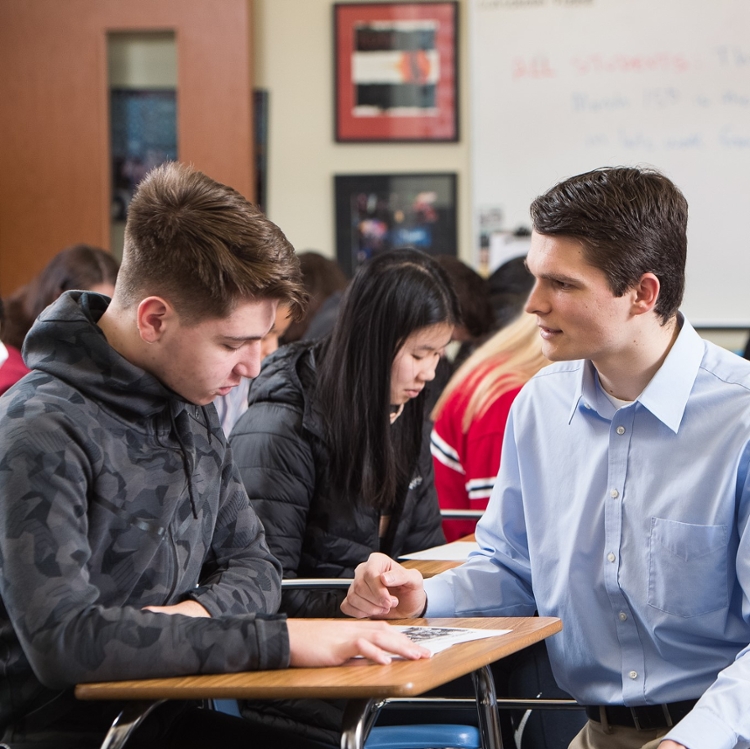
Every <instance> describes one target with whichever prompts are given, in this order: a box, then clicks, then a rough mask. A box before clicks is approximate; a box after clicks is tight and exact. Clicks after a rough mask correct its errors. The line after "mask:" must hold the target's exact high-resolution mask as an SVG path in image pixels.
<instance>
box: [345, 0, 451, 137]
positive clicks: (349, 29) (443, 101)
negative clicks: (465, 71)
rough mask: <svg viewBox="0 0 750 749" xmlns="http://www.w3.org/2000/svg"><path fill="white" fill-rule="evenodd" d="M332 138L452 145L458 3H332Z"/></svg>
mask: <svg viewBox="0 0 750 749" xmlns="http://www.w3.org/2000/svg"><path fill="white" fill-rule="evenodd" d="M333 13H334V39H335V43H334V47H335V50H334V54H335V91H336V97H335V101H336V112H335V117H334V119H335V123H336V126H335V127H336V140H337V141H339V142H363V141H366V142H373V141H411V142H415V141H416V142H418V141H457V140H458V67H457V66H458V48H457V46H458V28H457V24H458V3H457V2H441V3H429V2H424V3H422V2H418V3H336V4H335V5H334V6H333Z"/></svg>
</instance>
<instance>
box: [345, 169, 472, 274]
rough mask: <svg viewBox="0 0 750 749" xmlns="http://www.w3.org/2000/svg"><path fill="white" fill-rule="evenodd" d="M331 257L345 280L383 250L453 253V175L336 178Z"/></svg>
mask: <svg viewBox="0 0 750 749" xmlns="http://www.w3.org/2000/svg"><path fill="white" fill-rule="evenodd" d="M335 192H336V195H335V200H336V258H337V260H338V262H339V264H340V265H341V267H342V268H343V269H344V272H346V273H347V274H348V275H352V274H353V273H354V271H355V270H356V269H357V268H358V267H359V265H360V264H361V263H363V262H364V261H365V260H367V259H368V258H370V257H372V256H373V255H376V254H377V253H379V252H383V251H385V250H391V249H398V248H403V247H414V248H416V249H419V250H424V251H425V252H429V253H430V254H433V255H456V254H457V231H456V175H455V174H452V173H450V174H342V175H337V176H336V177H335Z"/></svg>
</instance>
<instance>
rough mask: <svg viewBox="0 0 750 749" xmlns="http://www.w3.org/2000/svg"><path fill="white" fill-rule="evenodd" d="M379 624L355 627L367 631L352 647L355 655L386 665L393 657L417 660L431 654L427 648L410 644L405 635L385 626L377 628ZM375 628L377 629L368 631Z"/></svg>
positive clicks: (373, 623) (363, 624)
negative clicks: (365, 628) (363, 628)
mask: <svg viewBox="0 0 750 749" xmlns="http://www.w3.org/2000/svg"><path fill="white" fill-rule="evenodd" d="M378 625H379V623H376V622H372V623H369V624H365V623H364V622H363V623H362V624H358V625H356V626H357V627H358V629H362V627H367V628H368V629H367V631H366V632H364V633H363V634H362V636H361V637H359V638H358V639H357V640H356V642H355V643H354V646H355V648H356V653H354V655H360V656H363V657H364V658H367V659H369V660H371V661H374V662H375V663H380V664H382V665H387V664H388V663H390V662H391V659H392V658H393V657H394V656H400V657H401V658H406V659H407V660H419V659H420V658H429V657H431V653H430V651H429V650H427V648H424V647H422V646H421V645H417V644H416V643H414V642H412V641H411V640H410V639H409V638H408V637H407V636H406V635H404V634H403V633H401V632H398V631H397V630H395V629H393V628H392V627H390V626H389V625H387V624H383V625H380V626H378ZM375 626H377V627H378V628H377V629H370V628H371V627H375Z"/></svg>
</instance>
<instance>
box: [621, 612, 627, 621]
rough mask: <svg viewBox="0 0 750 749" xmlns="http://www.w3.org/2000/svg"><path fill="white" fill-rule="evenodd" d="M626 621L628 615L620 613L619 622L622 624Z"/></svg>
mask: <svg viewBox="0 0 750 749" xmlns="http://www.w3.org/2000/svg"><path fill="white" fill-rule="evenodd" d="M627 619H628V615H627V614H626V613H625V612H624V611H621V612H620V621H621V622H624V621H627Z"/></svg>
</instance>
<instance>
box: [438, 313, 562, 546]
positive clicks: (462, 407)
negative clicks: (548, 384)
mask: <svg viewBox="0 0 750 749" xmlns="http://www.w3.org/2000/svg"><path fill="white" fill-rule="evenodd" d="M547 364H549V361H548V360H547V359H546V358H545V357H544V355H543V354H542V345H541V339H540V338H539V329H538V327H537V325H536V321H535V319H534V318H533V317H532V316H531V315H529V314H527V313H525V312H524V313H522V314H521V316H520V317H518V318H517V319H516V321H515V322H512V323H511V324H510V325H508V326H507V327H505V328H503V329H502V330H500V331H498V332H497V333H495V335H494V336H492V338H490V340H489V341H487V342H486V343H485V344H484V345H483V346H481V347H480V348H478V349H477V350H476V351H475V352H474V353H473V354H472V355H471V356H470V357H469V358H468V359H467V360H466V361H465V362H464V363H463V365H462V366H461V367H460V368H459V369H458V371H457V372H456V373H455V374H454V375H453V377H452V378H451V380H450V382H449V383H448V385H447V386H446V388H445V390H444V391H443V394H442V395H441V396H440V399H439V400H438V402H437V404H436V405H435V408H434V410H433V412H432V419H433V421H434V422H435V426H434V428H433V430H432V435H431V438H430V449H431V451H432V457H433V459H434V465H435V488H436V489H437V493H438V500H439V502H440V507H441V508H443V509H451V510H484V508H485V507H487V501H488V500H489V498H490V494H491V493H492V487H493V486H494V485H495V477H496V476H497V472H498V469H499V467H500V452H501V450H502V446H503V436H504V434H505V423H506V422H507V420H508V412H509V411H510V406H511V404H512V403H513V400H514V399H515V397H516V395H518V393H519V391H520V390H521V388H522V387H523V385H524V383H526V382H527V381H528V380H529V379H531V378H532V377H533V376H534V375H535V374H536V373H537V372H538V371H539V370H540V369H541V368H542V367H544V366H546V365H547ZM475 525H476V521H474V520H445V521H443V530H444V531H445V537H446V539H447V540H448V541H455V540H456V539H457V538H460V537H461V536H465V535H467V534H468V533H473V532H474V526H475Z"/></svg>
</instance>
